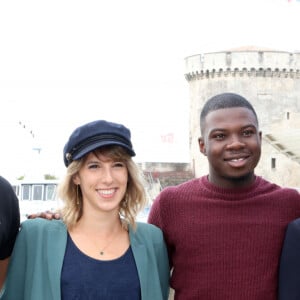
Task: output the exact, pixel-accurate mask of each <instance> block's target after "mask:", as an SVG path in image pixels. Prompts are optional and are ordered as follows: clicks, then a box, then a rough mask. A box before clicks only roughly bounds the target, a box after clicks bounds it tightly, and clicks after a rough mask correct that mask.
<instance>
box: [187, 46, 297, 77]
mask: <svg viewBox="0 0 300 300" xmlns="http://www.w3.org/2000/svg"><path fill="white" fill-rule="evenodd" d="M228 76H231V77H236V76H249V77H282V78H288V77H289V78H300V53H298V52H297V53H292V52H283V51H253V50H243V51H224V52H214V53H204V54H198V55H193V56H189V57H187V58H185V78H186V80H187V81H190V80H195V79H206V78H214V77H228Z"/></svg>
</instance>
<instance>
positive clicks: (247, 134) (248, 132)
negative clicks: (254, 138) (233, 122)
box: [243, 130, 253, 136]
mask: <svg viewBox="0 0 300 300" xmlns="http://www.w3.org/2000/svg"><path fill="white" fill-rule="evenodd" d="M252 134H253V130H245V131H244V132H243V135H244V136H251V135H252Z"/></svg>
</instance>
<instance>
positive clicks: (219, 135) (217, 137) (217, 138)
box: [214, 133, 225, 140]
mask: <svg viewBox="0 0 300 300" xmlns="http://www.w3.org/2000/svg"><path fill="white" fill-rule="evenodd" d="M224 137H225V134H223V133H218V134H215V135H214V139H216V140H222V139H224Z"/></svg>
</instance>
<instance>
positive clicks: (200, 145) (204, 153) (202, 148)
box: [198, 137, 206, 156]
mask: <svg viewBox="0 0 300 300" xmlns="http://www.w3.org/2000/svg"><path fill="white" fill-rule="evenodd" d="M198 144H199V149H200V152H201V153H202V154H203V155H205V156H206V148H205V143H204V139H203V137H199V138H198Z"/></svg>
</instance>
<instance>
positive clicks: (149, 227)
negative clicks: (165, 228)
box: [134, 222, 162, 240]
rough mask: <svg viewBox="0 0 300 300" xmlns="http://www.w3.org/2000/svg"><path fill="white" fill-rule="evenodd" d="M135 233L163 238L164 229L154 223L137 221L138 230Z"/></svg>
mask: <svg viewBox="0 0 300 300" xmlns="http://www.w3.org/2000/svg"><path fill="white" fill-rule="evenodd" d="M134 233H135V235H140V236H143V237H146V238H149V237H152V239H159V240H160V239H161V238H162V231H161V229H160V228H158V227H157V226H155V225H153V224H149V223H144V222H137V223H136V230H135V231H134Z"/></svg>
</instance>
